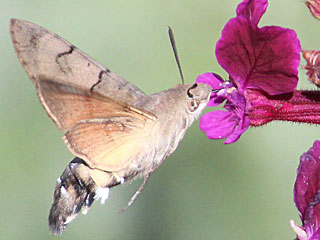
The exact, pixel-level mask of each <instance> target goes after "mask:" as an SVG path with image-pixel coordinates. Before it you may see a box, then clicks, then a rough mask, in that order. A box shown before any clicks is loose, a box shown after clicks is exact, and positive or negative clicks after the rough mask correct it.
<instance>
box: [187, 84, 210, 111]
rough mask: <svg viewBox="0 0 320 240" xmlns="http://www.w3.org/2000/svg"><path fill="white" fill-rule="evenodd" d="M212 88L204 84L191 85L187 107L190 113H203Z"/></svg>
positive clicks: (188, 91) (188, 90)
mask: <svg viewBox="0 0 320 240" xmlns="http://www.w3.org/2000/svg"><path fill="white" fill-rule="evenodd" d="M211 92H212V88H211V87H210V86H209V85H207V84H204V83H194V84H190V85H189V86H188V88H187V92H186V94H187V105H188V111H189V112H190V113H196V112H199V113H200V112H201V111H202V110H203V109H204V108H205V106H206V105H207V103H208V101H209V99H210V95H211Z"/></svg>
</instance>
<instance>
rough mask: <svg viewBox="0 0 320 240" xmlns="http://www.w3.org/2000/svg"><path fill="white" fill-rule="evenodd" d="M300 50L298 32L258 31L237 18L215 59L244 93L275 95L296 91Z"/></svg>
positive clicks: (223, 36)
mask: <svg viewBox="0 0 320 240" xmlns="http://www.w3.org/2000/svg"><path fill="white" fill-rule="evenodd" d="M300 49H301V48H300V42H299V40H298V38H297V35H296V33H295V31H293V30H290V29H286V28H281V27H264V28H258V27H257V26H256V25H255V24H253V23H251V22H250V21H248V19H247V18H244V17H236V18H233V19H231V20H230V21H229V22H228V23H227V24H226V26H225V28H224V29H223V31H222V36H221V38H220V40H219V41H218V42H217V45H216V56H217V59H218V62H219V64H220V65H221V66H222V67H223V68H224V69H225V70H226V71H227V72H228V73H229V74H230V75H231V76H232V78H233V79H234V81H235V82H236V84H237V85H238V88H239V90H240V91H241V92H243V91H244V90H245V89H247V88H251V89H260V90H262V91H264V92H266V93H268V94H270V95H276V94H282V93H287V92H291V91H293V90H294V89H295V87H296V85H297V83H298V76H297V74H298V66H299V63H300Z"/></svg>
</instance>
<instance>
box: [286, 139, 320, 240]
mask: <svg viewBox="0 0 320 240" xmlns="http://www.w3.org/2000/svg"><path fill="white" fill-rule="evenodd" d="M294 202H295V204H296V206H297V208H298V211H299V215H300V219H301V222H302V227H299V226H297V225H296V224H295V223H294V222H293V220H291V226H292V228H293V229H294V231H295V232H296V234H297V236H298V239H299V240H318V239H320V141H319V140H317V141H315V142H314V144H313V146H312V148H310V149H309V151H308V152H306V153H304V154H302V156H301V158H300V164H299V167H298V170H297V179H296V183H295V187H294Z"/></svg>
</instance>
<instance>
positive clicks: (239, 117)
mask: <svg viewBox="0 0 320 240" xmlns="http://www.w3.org/2000/svg"><path fill="white" fill-rule="evenodd" d="M306 5H307V7H308V8H309V10H310V12H311V14H312V15H313V16H314V17H315V18H316V19H318V20H320V0H306ZM267 6H268V1H267V0H243V1H242V2H241V3H240V4H239V5H238V7H237V10H236V17H234V18H232V19H230V20H229V21H228V23H227V24H226V25H225V27H224V29H223V30H222V34H221V37H220V39H219V41H218V42H217V44H216V50H215V54H216V57H217V60H218V63H219V64H220V65H221V66H222V67H223V69H224V70H225V71H226V72H227V73H228V74H229V77H228V79H227V80H224V79H223V78H222V77H220V76H219V75H218V74H217V73H212V72H208V73H204V74H202V75H200V76H198V78H197V80H196V82H201V83H207V84H209V85H210V86H211V87H212V89H213V92H212V95H211V99H210V101H209V103H208V106H210V107H215V106H218V105H220V104H224V105H223V108H224V109H225V110H215V111H212V112H208V113H206V114H205V115H204V116H202V118H201V119H200V128H201V129H202V130H203V131H204V132H205V133H206V134H207V136H208V137H209V138H211V139H222V138H226V140H225V143H226V144H229V143H233V142H235V141H237V140H238V139H239V138H240V136H241V135H242V134H243V133H244V132H245V131H246V130H247V129H248V128H249V127H250V126H252V127H255V126H262V125H264V124H266V123H268V122H270V121H274V120H280V121H292V122H305V123H311V124H320V91H319V89H317V90H314V91H303V90H298V89H296V86H297V83H298V67H299V64H300V53H301V52H302V54H303V57H304V58H305V60H306V62H307V64H306V65H305V66H304V69H306V70H307V76H308V77H309V79H310V81H311V82H312V83H314V84H315V86H317V87H320V51H315V50H302V51H301V47H300V42H299V39H298V38H297V35H296V33H295V31H294V30H291V29H287V28H282V27H277V26H265V27H259V26H258V24H259V21H260V19H261V17H262V15H263V14H264V13H265V11H266V9H267ZM294 202H295V204H296V206H297V208H298V211H299V215H300V218H301V221H302V226H301V227H300V226H297V225H296V224H295V223H294V222H293V221H292V220H291V222H290V223H291V226H292V228H293V230H294V231H295V233H296V234H297V239H298V240H320V141H315V142H314V145H313V147H312V148H310V149H309V150H308V151H307V152H306V153H304V154H303V155H302V156H301V158H300V165H299V167H298V170H297V179H296V183H295V187H294Z"/></svg>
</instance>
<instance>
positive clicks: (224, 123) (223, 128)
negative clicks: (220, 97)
mask: <svg viewBox="0 0 320 240" xmlns="http://www.w3.org/2000/svg"><path fill="white" fill-rule="evenodd" d="M232 116H233V114H232V113H230V112H227V111H222V110H217V111H213V112H209V113H206V114H205V115H203V116H202V117H201V119H200V129H201V130H202V131H204V132H205V133H206V134H207V137H208V138H212V139H221V138H225V137H227V136H229V135H230V134H231V133H232V132H233V131H234V128H235V126H236V122H234V121H232Z"/></svg>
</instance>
